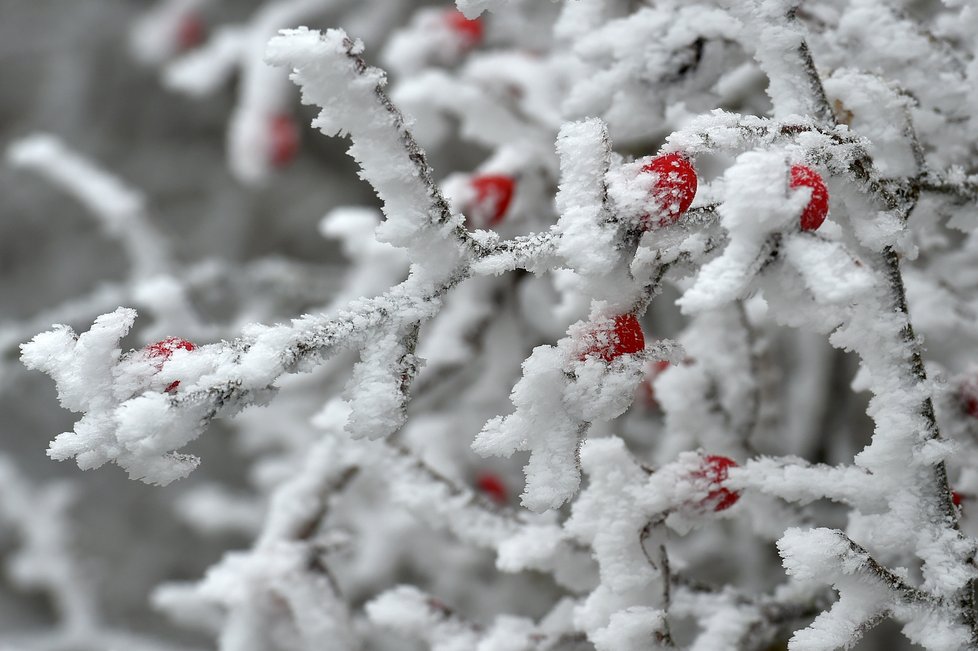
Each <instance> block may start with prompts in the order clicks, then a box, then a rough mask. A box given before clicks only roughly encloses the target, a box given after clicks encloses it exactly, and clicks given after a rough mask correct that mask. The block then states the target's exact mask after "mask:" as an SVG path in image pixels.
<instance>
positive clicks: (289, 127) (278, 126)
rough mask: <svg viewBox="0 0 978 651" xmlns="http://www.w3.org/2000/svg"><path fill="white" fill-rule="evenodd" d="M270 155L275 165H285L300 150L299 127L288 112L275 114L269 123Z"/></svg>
mask: <svg viewBox="0 0 978 651" xmlns="http://www.w3.org/2000/svg"><path fill="white" fill-rule="evenodd" d="M268 131H269V139H268V141H269V144H268V148H269V151H268V157H269V160H270V161H271V163H272V165H273V166H275V167H285V166H286V165H288V164H289V163H291V162H292V160H293V159H294V158H295V156H296V154H297V153H298V151H299V128H298V127H297V126H296V123H295V120H293V119H292V116H291V115H289V114H288V113H279V114H277V115H273V116H272V117H271V119H270V120H269V123H268Z"/></svg>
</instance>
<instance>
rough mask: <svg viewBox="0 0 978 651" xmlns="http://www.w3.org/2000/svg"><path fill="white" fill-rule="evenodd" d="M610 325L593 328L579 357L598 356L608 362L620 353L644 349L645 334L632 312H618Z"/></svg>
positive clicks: (625, 353) (636, 351)
mask: <svg viewBox="0 0 978 651" xmlns="http://www.w3.org/2000/svg"><path fill="white" fill-rule="evenodd" d="M613 323H614V325H613V326H612V327H610V328H609V327H604V328H600V329H597V330H593V331H591V332H590V333H588V334H587V336H586V338H585V342H586V347H585V349H584V352H583V353H582V354H581V355H580V357H579V359H581V360H584V359H585V358H587V357H591V356H598V357H600V358H601V359H603V360H604V361H606V362H610V361H611V360H613V359H615V358H616V357H620V356H621V355H628V354H631V353H638V352H641V351H643V350H645V335H644V334H643V333H642V326H641V325H640V324H639V322H638V319H637V318H635V315H634V314H620V315H618V316H616V317H615V318H614V321H613Z"/></svg>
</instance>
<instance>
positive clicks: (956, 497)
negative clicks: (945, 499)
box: [951, 491, 964, 506]
mask: <svg viewBox="0 0 978 651" xmlns="http://www.w3.org/2000/svg"><path fill="white" fill-rule="evenodd" d="M951 501H952V502H954V506H961V502H963V501H964V495H962V494H961V493H959V492H958V491H951Z"/></svg>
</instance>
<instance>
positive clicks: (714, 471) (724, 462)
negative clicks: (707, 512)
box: [693, 455, 740, 513]
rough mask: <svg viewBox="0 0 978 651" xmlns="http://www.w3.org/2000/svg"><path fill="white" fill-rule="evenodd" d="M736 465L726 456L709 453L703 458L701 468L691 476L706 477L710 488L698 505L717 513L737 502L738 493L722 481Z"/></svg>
mask: <svg viewBox="0 0 978 651" xmlns="http://www.w3.org/2000/svg"><path fill="white" fill-rule="evenodd" d="M736 467H737V462H736V461H734V460H733V459H730V458H728V457H720V456H716V455H710V456H708V457H705V458H704V459H703V466H702V468H700V469H699V470H697V471H696V472H694V473H693V476H694V477H698V478H705V479H708V480H709V481H710V485H711V489H710V492H709V493H708V494H707V496H706V499H704V500H703V501H702V502H700V506H703V507H706V508H708V509H711V510H713V511H714V512H716V513H719V512H720V511H724V510H726V509H729V508H730V507H731V506H733V505H734V504H736V503H737V500H739V499H740V493H739V492H737V491H733V490H730V489H729V488H726V487H725V486H724V485H723V482H725V481H726V480H727V474H728V472H729V470H730V469H731V468H736Z"/></svg>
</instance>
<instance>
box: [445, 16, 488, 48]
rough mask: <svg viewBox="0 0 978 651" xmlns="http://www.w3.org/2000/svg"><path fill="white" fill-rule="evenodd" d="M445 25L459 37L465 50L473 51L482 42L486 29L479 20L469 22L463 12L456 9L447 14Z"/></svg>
mask: <svg viewBox="0 0 978 651" xmlns="http://www.w3.org/2000/svg"><path fill="white" fill-rule="evenodd" d="M445 24H446V25H448V27H449V28H450V29H451V30H452V32H453V33H454V34H456V35H457V36H458V37H459V40H460V41H461V42H462V45H463V46H464V47H465V49H471V48H474V47H475V46H477V45H478V44H479V43H481V42H482V37H483V33H484V28H483V26H482V21H481V20H479V19H478V18H475V19H472V20H469V19H468V18H466V17H465V16H464V15H463V14H462V12H461V11H455V10H454V9H452V10H450V11H446V12H445Z"/></svg>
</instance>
